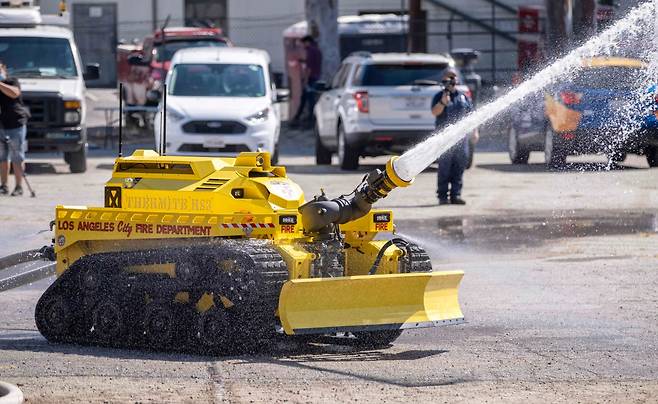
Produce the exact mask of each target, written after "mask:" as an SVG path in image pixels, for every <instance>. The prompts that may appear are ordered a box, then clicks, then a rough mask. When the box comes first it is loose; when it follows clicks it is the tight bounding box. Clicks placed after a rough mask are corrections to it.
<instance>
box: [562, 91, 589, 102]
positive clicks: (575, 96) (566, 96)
mask: <svg viewBox="0 0 658 404" xmlns="http://www.w3.org/2000/svg"><path fill="white" fill-rule="evenodd" d="M560 98H562V102H564V103H565V104H566V105H574V104H580V99H581V98H583V94H582V93H574V92H572V91H562V92H561V93H560Z"/></svg>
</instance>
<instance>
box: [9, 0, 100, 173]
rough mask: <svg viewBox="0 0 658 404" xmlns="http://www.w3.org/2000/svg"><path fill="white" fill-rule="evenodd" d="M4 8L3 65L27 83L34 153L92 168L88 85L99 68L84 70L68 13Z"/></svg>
mask: <svg viewBox="0 0 658 404" xmlns="http://www.w3.org/2000/svg"><path fill="white" fill-rule="evenodd" d="M4 3H6V2H3V3H2V5H1V6H0V14H1V17H2V18H0V60H2V62H3V63H4V64H5V65H6V66H7V69H8V70H9V74H10V75H11V76H12V77H16V78H17V79H18V81H19V83H20V84H21V90H22V97H23V101H24V102H25V105H26V106H27V107H28V108H29V109H30V114H31V117H30V118H29V120H28V122H27V144H28V151H29V152H53V151H57V152H63V153H64V161H66V163H67V164H68V165H69V167H70V170H71V172H73V173H82V172H85V171H86V169H87V119H86V114H87V103H86V99H85V94H86V91H87V90H86V87H85V80H93V79H97V78H98V76H99V69H98V64H89V65H87V66H85V67H84V68H83V67H82V63H81V61H80V55H79V54H78V49H77V47H76V45H75V40H74V38H73V33H72V32H71V30H70V29H69V28H68V25H69V22H68V14H65V15H62V16H55V15H51V16H48V15H43V16H42V15H41V14H40V12H39V8H38V7H29V6H21V7H13V6H10V5H6V4H4Z"/></svg>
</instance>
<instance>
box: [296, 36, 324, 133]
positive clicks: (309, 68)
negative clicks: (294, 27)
mask: <svg viewBox="0 0 658 404" xmlns="http://www.w3.org/2000/svg"><path fill="white" fill-rule="evenodd" d="M302 45H303V46H304V53H305V55H306V56H305V57H304V59H302V60H300V62H301V63H302V64H303V66H304V68H303V69H302V81H303V84H304V86H303V88H304V90H303V91H302V98H301V99H300V101H299V107H298V108H297V113H295V116H294V117H293V118H292V121H293V122H295V123H298V122H299V120H300V118H301V117H302V114H303V113H304V110H305V109H306V106H307V105H308V107H309V121H310V122H311V123H312V122H313V107H314V106H315V89H314V88H313V85H314V84H315V82H316V81H318V80H320V76H321V75H322V51H321V50H320V48H318V44H317V43H316V42H315V39H314V38H313V37H312V36H311V35H306V36H305V37H303V38H302Z"/></svg>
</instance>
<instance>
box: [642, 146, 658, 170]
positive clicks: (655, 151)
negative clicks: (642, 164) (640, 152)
mask: <svg viewBox="0 0 658 404" xmlns="http://www.w3.org/2000/svg"><path fill="white" fill-rule="evenodd" d="M644 154H646V156H647V163H649V167H658V147H656V146H647V147H646V149H644Z"/></svg>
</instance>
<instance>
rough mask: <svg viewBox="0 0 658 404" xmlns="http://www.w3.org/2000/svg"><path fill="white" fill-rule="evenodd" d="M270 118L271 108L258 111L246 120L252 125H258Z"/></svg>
mask: <svg viewBox="0 0 658 404" xmlns="http://www.w3.org/2000/svg"><path fill="white" fill-rule="evenodd" d="M269 116H270V107H267V108H265V109H264V110H262V111H258V112H256V113H255V114H251V115H249V116H247V117H245V118H244V120H245V121H247V122H248V123H249V124H250V125H258V124H259V123H263V122H265V121H267V118H269Z"/></svg>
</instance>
